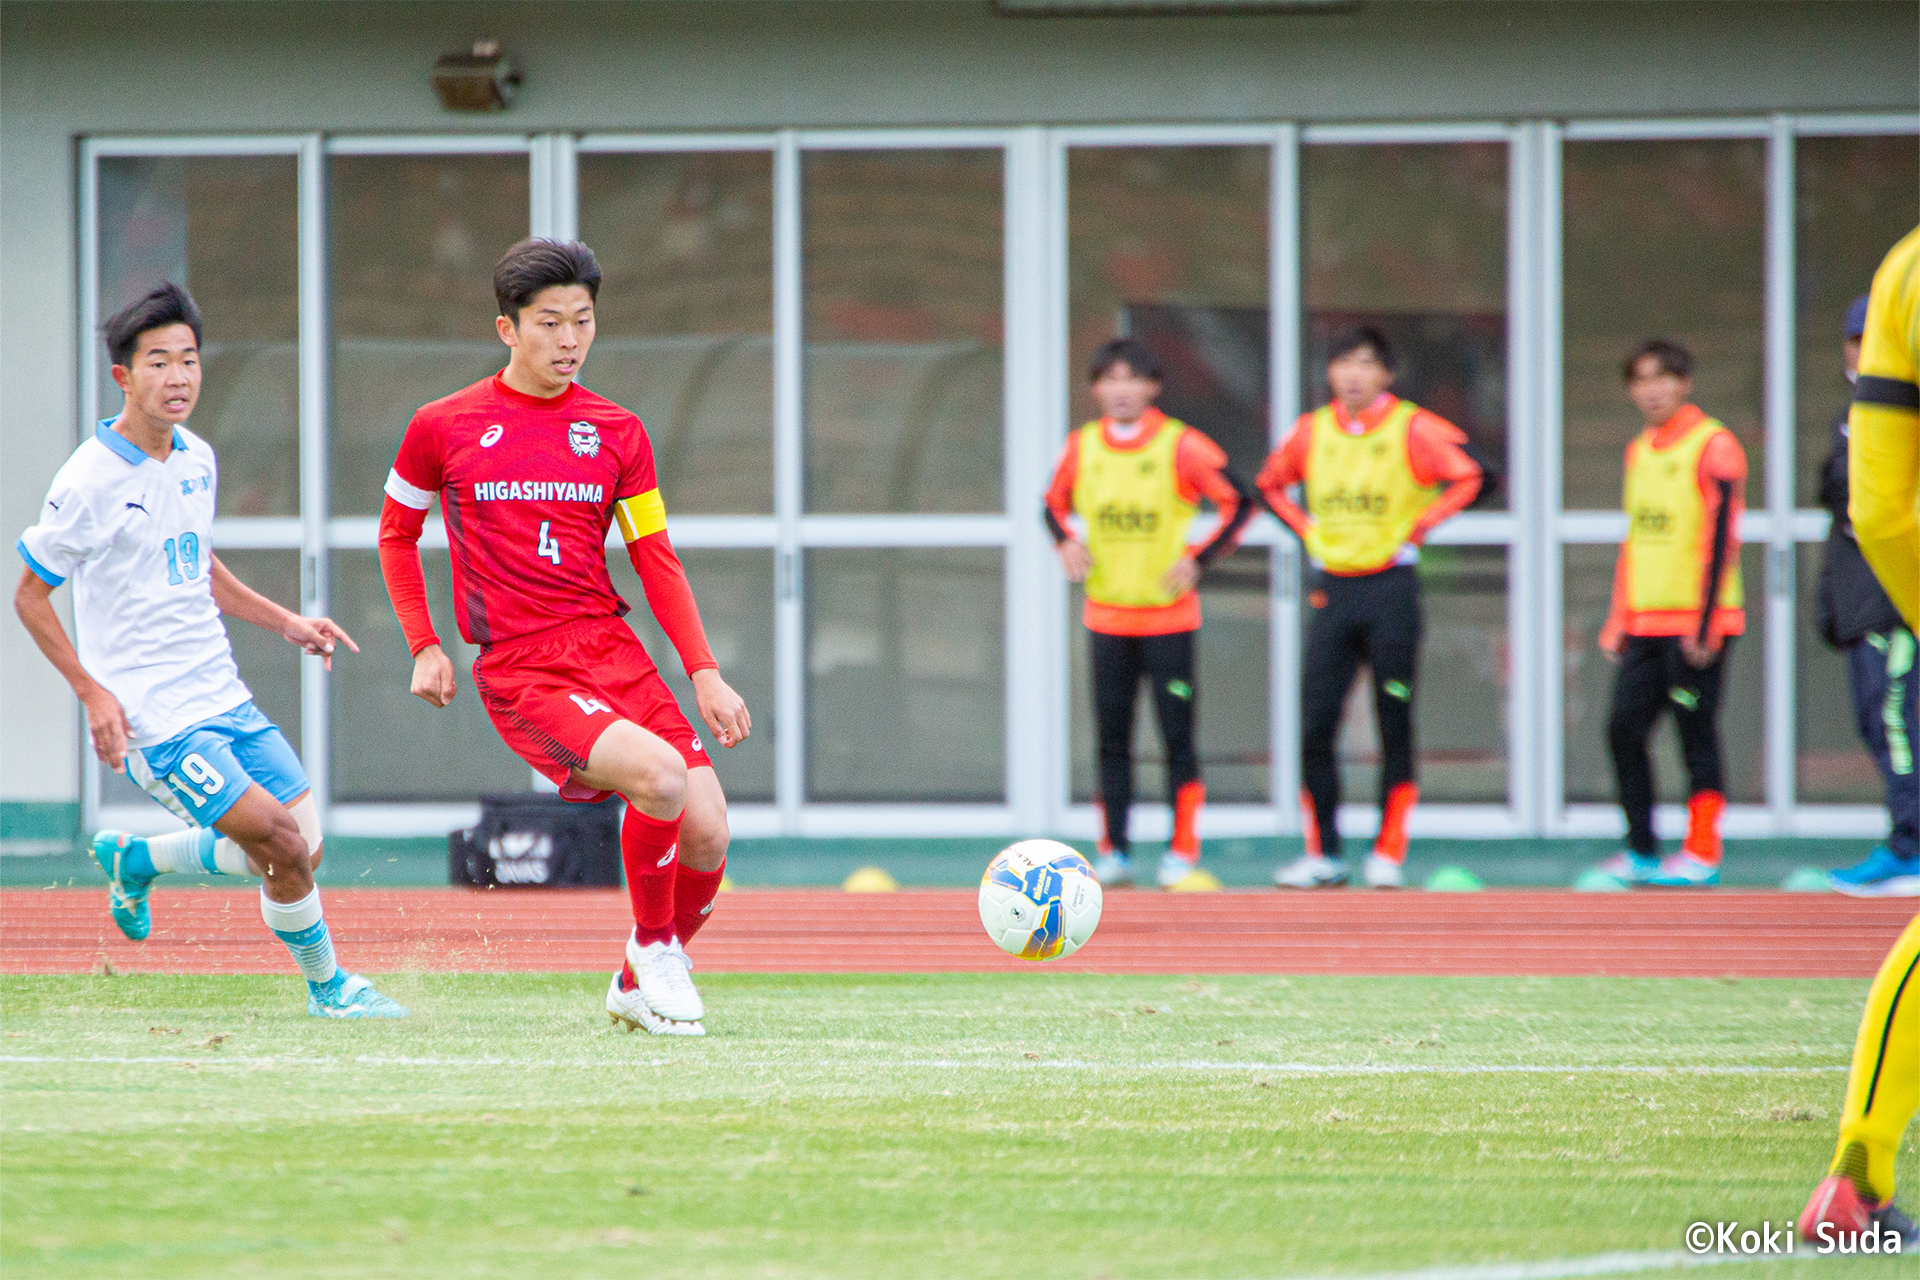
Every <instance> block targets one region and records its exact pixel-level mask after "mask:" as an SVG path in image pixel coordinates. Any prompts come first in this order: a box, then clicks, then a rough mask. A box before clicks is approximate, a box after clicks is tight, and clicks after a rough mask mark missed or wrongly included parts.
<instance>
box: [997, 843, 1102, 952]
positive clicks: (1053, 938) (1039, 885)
mask: <svg viewBox="0 0 1920 1280" xmlns="http://www.w3.org/2000/svg"><path fill="white" fill-rule="evenodd" d="M980 923H981V925H982V926H984V927H985V929H986V931H987V936H988V937H989V938H992V939H993V943H994V945H995V946H997V947H999V948H1000V949H1001V950H1002V951H1005V952H1006V953H1007V954H1009V955H1015V956H1019V957H1020V958H1021V959H1022V960H1052V959H1054V958H1055V957H1057V956H1070V955H1072V954H1073V953H1074V952H1076V951H1078V950H1079V949H1080V948H1081V947H1082V946H1084V945H1085V944H1086V941H1087V939H1089V938H1091V937H1092V936H1093V930H1094V927H1095V926H1096V925H1098V924H1099V923H1100V882H1099V881H1098V880H1095V879H1094V878H1093V867H1092V866H1091V865H1089V864H1088V862H1087V860H1086V859H1085V858H1084V857H1082V856H1081V855H1080V854H1079V853H1078V852H1077V851H1075V850H1074V849H1071V848H1069V847H1068V846H1066V845H1064V844H1061V843H1060V842H1059V841H1057V840H1022V841H1021V842H1020V843H1018V844H1015V845H1009V846H1008V847H1007V848H1005V849H1002V850H1001V851H1000V852H999V853H996V854H995V855H994V856H993V860H992V861H991V862H989V863H987V869H986V871H985V873H984V874H982V875H981V877H980Z"/></svg>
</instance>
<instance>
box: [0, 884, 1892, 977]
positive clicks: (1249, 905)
mask: <svg viewBox="0 0 1920 1280" xmlns="http://www.w3.org/2000/svg"><path fill="white" fill-rule="evenodd" d="M326 902H327V917H328V920H329V921H330V922H331V924H332V926H333V931H334V936H335V938H336V940H337V941H338V944H339V948H340V955H341V958H342V960H344V961H345V962H346V963H347V964H348V965H350V966H351V967H353V968H354V969H356V970H365V971H367V972H372V973H385V972H393V971H396V970H452V971H468V972H474V971H481V972H488V971H493V972H498V971H506V972H541V971H549V972H552V971H558V972H579V971H591V970H600V971H608V972H611V970H612V969H613V967H614V966H615V965H617V964H618V963H619V962H620V954H621V946H622V943H623V942H624V940H625V938H626V934H627V928H628V921H629V916H628V910H629V909H628V905H627V897H626V894H625V893H624V892H622V891H620V890H538V889H508V890H490V891H474V890H454V889H336V890H329V891H328V893H327V895H326ZM1914 905H1915V904H1914V903H1913V902H1912V901H1911V900H1899V899H1894V900H1885V901H1860V900H1856V899H1851V898H1843V897H1835V896H1827V895H1814V894H1779V893H1742V892H1733V891H1687V890H1682V891H1677V892H1667V893H1661V892H1638V893H1633V894H1575V893H1567V892H1542V891H1520V890H1511V891H1500V890H1496V891H1493V892H1488V893H1478V894H1427V893H1360V892H1325V893H1313V894H1281V893H1275V892H1271V891H1268V892H1258V891H1254V892H1228V893H1219V894H1178V895H1174V894H1157V893H1132V894H1126V893H1116V894H1112V895H1109V897H1108V899H1107V903H1106V911H1105V916H1104V918H1103V919H1102V921H1101V924H1100V930H1099V932H1098V933H1097V934H1096V935H1095V937H1094V939H1093V941H1092V942H1091V943H1089V944H1088V945H1087V946H1086V947H1085V948H1084V949H1082V950H1081V951H1080V953H1079V954H1077V955H1074V956H1071V957H1069V958H1067V959H1065V960H1058V961H1054V962H1053V963H1052V965H1051V966H1050V967H1052V968H1055V969H1062V970H1066V969H1072V970H1082V971H1088V972H1095V973H1290V974H1308V973H1353V974H1422V973H1430V974H1493V975H1502V974H1505V975H1533V974H1539V975H1554V974H1606V975H1614V976H1629V977H1722V976H1737V977H1750V978H1866V977H1871V976H1872V975H1873V973H1874V971H1875V970H1876V969H1878V968H1879V965H1880V961H1881V960H1882V958H1884V957H1885V955H1886V953H1887V950H1888V949H1889V948H1890V947H1891V946H1892V945H1893V940H1894V938H1895V937H1897V936H1898V935H1899V933H1900V930H1901V928H1902V927H1904V925H1905V924H1906V922H1907V921H1908V920H1909V919H1911V918H1912V916H1913V913H1914ZM153 909H154V927H153V934H152V936H151V937H149V938H148V939H147V940H146V941H145V942H129V941H127V940H126V939H125V938H122V937H121V936H120V934H119V931H118V930H116V929H115V928H114V927H113V924H112V923H111V922H110V921H109V920H108V919H107V912H106V893H105V890H104V889H92V890H79V889H38V890H7V891H0V973H87V972H90V971H93V970H95V969H96V968H98V967H99V966H100V965H101V962H102V961H106V962H109V963H111V964H112V965H113V967H114V968H115V969H116V970H118V971H120V972H123V973H291V972H292V971H293V967H292V961H291V960H289V958H288V957H287V953H286V952H285V950H284V949H282V947H281V946H280V944H279V943H278V942H277V941H275V940H274V939H273V937H272V936H271V935H270V934H269V933H268V932H267V931H266V928H265V926H264V925H262V924H261V921H260V909H259V902H258V899H257V896H256V894H255V892H254V891H253V890H251V889H244V890H223V889H176V890H157V891H155V893H154V894H153ZM690 950H691V951H692V953H693V956H694V958H695V960H696V961H697V962H698V964H699V966H700V968H701V970H702V971H704V972H709V973H725V972H761V973H992V972H1000V971H1008V970H1028V969H1031V968H1032V966H1031V965H1028V964H1026V963H1025V962H1023V961H1019V960H1015V959H1013V958H1012V957H1010V956H1007V955H1004V954H1002V953H1001V952H1000V951H998V950H997V949H995V948H994V947H993V946H992V945H991V944H990V943H988V941H987V940H986V937H985V936H984V935H983V934H982V933H981V930H980V923H979V918H978V916H977V915H976V914H975V908H974V895H973V892H972V891H971V890H951V889H934V890H907V891H904V892H901V893H895V894H889V895H877V894H873V895H870V894H846V893H841V892H839V891H837V890H832V889H755V890H744V891H739V892H734V893H729V894H727V895H726V896H724V897H722V898H721V899H720V901H719V903H718V906H717V908H716V910H715V911H714V914H713V919H712V923H711V924H709V925H708V926H707V928H706V929H704V930H703V931H702V932H701V934H700V936H699V937H698V938H697V939H696V940H695V942H694V943H693V945H692V947H691V948H690Z"/></svg>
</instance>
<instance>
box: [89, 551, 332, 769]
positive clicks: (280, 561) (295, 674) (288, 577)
mask: <svg viewBox="0 0 1920 1280" xmlns="http://www.w3.org/2000/svg"><path fill="white" fill-rule="evenodd" d="M219 556H220V562H221V563H222V564H224V565H226V566H227V568H229V569H231V570H233V573H234V576H235V577H237V578H239V579H240V581H242V582H244V583H246V584H247V585H248V586H250V587H252V588H253V589H254V590H255V591H258V592H259V593H260V594H261V595H263V596H265V597H267V599H269V600H272V601H273V602H274V603H275V604H278V605H281V606H283V607H285V608H288V609H292V610H295V611H296V612H297V611H298V610H299V608H300V553H299V552H297V551H233V550H222V551H220V552H219ZM225 622H226V627H227V639H228V641H229V642H230V643H231V644H232V645H233V660H234V664H235V665H236V666H238V667H239V668H240V678H241V679H242V680H244V681H246V684H247V688H248V689H250V690H251V691H252V692H253V702H254V705H255V706H257V707H259V708H260V713H261V714H262V715H264V716H266V718H267V719H269V720H271V721H273V722H274V723H275V724H277V725H279V726H280V731H281V732H282V733H284V734H285V735H286V736H287V741H288V742H290V743H292V744H293V749H294V751H296V752H298V751H299V750H300V732H301V729H300V723H301V722H300V651H299V650H298V649H296V648H294V647H293V646H292V645H290V644H288V643H287V642H286V641H285V640H284V639H282V638H281V637H280V636H278V635H276V634H275V633H273V632H271V631H265V630H262V629H261V628H259V627H256V626H254V625H253V624H252V623H250V622H241V621H240V620H239V619H237V618H227V619H225ZM341 625H342V626H347V624H346V623H344V622H343V623H341ZM347 631H348V634H350V635H352V636H353V638H354V639H355V640H356V641H359V640H360V639H361V636H360V633H359V632H357V631H355V630H354V629H353V628H352V627H351V626H347ZM355 660H356V655H354V654H352V653H347V654H345V655H344V661H347V662H352V661H355ZM335 669H336V670H338V668H335ZM96 767H99V766H96ZM100 802H101V803H102V804H134V805H140V804H152V803H153V800H152V798H151V797H149V796H148V795H147V793H146V792H144V791H142V790H141V789H140V788H139V787H137V786H135V785H134V784H133V783H132V782H131V781H129V780H128V779H127V778H126V777H125V776H124V775H119V774H114V773H111V772H109V771H108V770H107V769H105V768H101V769H100Z"/></svg>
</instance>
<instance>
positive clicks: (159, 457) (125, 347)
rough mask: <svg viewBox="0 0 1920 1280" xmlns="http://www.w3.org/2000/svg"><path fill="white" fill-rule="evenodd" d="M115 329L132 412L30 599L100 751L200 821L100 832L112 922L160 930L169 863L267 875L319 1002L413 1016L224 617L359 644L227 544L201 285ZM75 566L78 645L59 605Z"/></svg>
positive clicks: (59, 527)
mask: <svg viewBox="0 0 1920 1280" xmlns="http://www.w3.org/2000/svg"><path fill="white" fill-rule="evenodd" d="M104 328H105V334H106V339H107V346H108V350H109V351H110V353H111V354H112V357H113V365H114V368H113V376H114V381H115V382H116V383H118V384H119V386H120V388H121V389H122V390H123V391H124V392H125V393H126V407H125V408H124V409H123V410H122V412H121V413H120V414H119V415H118V416H116V417H113V418H109V419H107V420H105V421H103V422H101V423H100V424H98V426H97V427H96V428H95V430H94V434H93V436H92V438H91V439H89V440H87V441H85V442H84V443H82V444H81V446H80V447H79V448H78V449H76V450H74V453H73V456H72V457H70V458H68V459H67V461H66V463H65V465H63V466H62V467H61V468H60V470H59V471H58V472H57V473H56V474H55V475H54V478H53V485H52V487H51V488H50V489H49V490H48V493H47V501H46V505H45V506H44V507H42V508H41V511H40V522H39V523H38V524H36V525H34V526H33V527H32V528H31V529H28V530H27V531H26V532H25V533H23V534H22V535H20V540H19V542H18V543H17V546H18V549H19V552H20V555H21V558H22V559H24V560H25V561H26V570H25V572H23V573H22V574H21V577H20V585H19V587H18V589H17V590H16V591H15V593H14V607H15V609H16V610H17V611H18V612H19V614H20V620H21V622H22V623H23V624H24V625H25V626H26V628H27V630H28V632H29V633H30V634H31V635H32V636H33V638H34V641H35V643H37V644H38V645H39V646H40V650H41V652H43V653H45V654H46V655H47V658H48V660H49V661H51V662H52V663H53V665H54V666H55V667H56V668H58V669H59V671H60V673H61V674H62V675H63V676H65V677H66V678H67V682H68V683H69V684H70V685H72V686H73V690H74V693H75V694H76V695H77V696H78V697H79V699H80V701H81V703H82V704H83V705H84V706H85V707H86V709H87V722H88V728H89V730H90V732H91V734H92V737H93V745H94V751H95V753H96V754H97V755H98V756H99V757H100V759H101V761H102V762H103V763H105V764H107V765H108V766H109V767H111V768H112V769H113V770H114V771H115V772H120V771H122V770H124V771H125V772H127V773H129V774H131V775H132V777H133V780H134V781H135V782H138V783H139V784H140V786H141V787H142V788H143V789H144V790H145V791H146V792H147V793H148V794H149V795H151V796H152V797H153V798H154V799H156V800H158V801H159V802H160V803H161V804H163V805H165V806H166V807H167V808H168V809H169V810H171V811H172V812H173V813H174V814H175V815H177V816H178V817H180V818H181V819H182V820H184V821H185V822H187V823H188V824H189V825H188V828H187V830H185V831H181V832H177V833H175V834H173V835H167V836H159V837H155V838H152V839H141V838H139V837H136V836H132V835H129V834H127V833H125V832H118V831H103V832H101V833H99V834H98V835H96V836H95V837H94V841H93V852H94V856H95V858H97V859H98V860H99V862H100V867H101V870H103V871H104V872H106V874H107V880H108V890H107V901H108V908H109V910H110V911H111V913H112V916H113V920H114V923H115V924H117V925H118V926H119V927H120V930H121V932H123V933H125V934H126V935H127V936H128V937H129V938H132V939H134V940H135V941H138V940H140V939H142V938H145V937H146V936H147V933H148V931H149V930H150V929H151V928H152V913H151V910H150V908H149V906H148V902H147V890H148V887H149V886H150V885H151V883H152V881H153V878H154V877H155V876H156V875H159V874H162V873H164V872H169V871H187V872H207V873H211V874H217V875H235V876H244V875H251V874H261V875H263V876H264V878H265V883H263V884H262V886H261V890H260V913H261V916H262V918H264V919H265V921H266V923H267V927H268V928H270V929H272V930H273V932H274V933H275V935H277V936H278V937H279V938H280V940H281V941H282V942H284V943H285V944H286V946H287V950H288V951H290V952H291V953H292V954H293V958H294V962H295V963H296V964H297V965H298V966H299V968H300V972H301V974H302V975H303V976H304V977H305V978H306V979H307V991H308V995H307V1011H308V1012H309V1013H311V1014H313V1015H315V1016H316V1017H335V1018H343V1017H344V1018H364V1017H386V1018H395V1017H402V1016H404V1015H405V1014H406V1010H405V1009H403V1008H401V1007H400V1006H399V1005H397V1004H395V1003H394V1002H393V1001H392V1000H389V999H388V998H387V997H385V996H383V995H381V994H380V993H379V992H377V991H375V990H374V989H373V985H372V984H371V983H369V982H368V981H367V980H366V979H365V978H362V977H358V976H356V975H353V974H350V973H348V972H347V971H346V970H344V969H342V968H340V966H339V965H338V964H337V963H336V962H335V960H334V954H333V939H332V935H331V934H330V933H329V932H328V929H327V923H326V919H325V917H324V915H323V914H322V912H321V909H320V891H319V890H318V889H316V888H315V887H314V884H313V867H314V866H316V865H317V864H318V862H319V854H320V843H321V837H320V824H319V819H318V811H317V809H316V806H315V805H314V802H313V797H312V795H311V787H310V785H309V784H308V782H307V775H306V771H305V770H304V769H302V768H301V765H300V759H299V757H298V756H296V755H295V754H294V752H293V748H292V746H290V745H289V744H288V742H287V740H286V738H285V737H284V736H283V735H282V734H281V732H280V730H279V729H277V728H276V727H274V725H273V723H272V722H271V721H269V720H268V719H267V718H266V717H265V716H264V715H262V714H260V711H259V709H258V708H256V707H255V706H254V705H253V695H252V694H251V693H250V692H249V691H248V689H247V686H246V684H245V683H244V682H242V681H241V679H240V671H239V668H238V667H236V666H235V665H234V661H233V649H232V646H231V645H230V644H229V642H228V640H227V631H226V627H225V625H224V624H223V623H222V622H221V620H220V619H221V614H222V613H228V614H232V615H233V616H235V617H238V618H241V619H243V620H245V621H248V622H252V623H254V624H256V625H258V626H262V627H265V628H266V629H268V630H270V631H273V632H275V633H276V634H279V635H282V636H285V637H286V638H287V639H288V640H289V641H291V642H292V643H294V644H297V645H299V646H300V647H301V648H302V649H303V650H304V651H306V652H307V653H311V654H321V655H328V662H329V665H331V661H332V659H331V656H330V655H331V654H332V653H333V651H334V647H335V644H336V642H337V643H340V644H345V645H347V646H348V647H349V648H356V646H354V644H353V640H352V638H351V637H349V636H348V635H347V633H346V632H344V631H342V630H341V629H340V628H339V627H337V626H335V625H334V623H333V622H332V621H331V620H330V619H327V618H303V617H300V616H299V615H298V614H295V613H292V612H290V611H288V610H286V609H283V608H281V607H280V606H279V605H277V604H274V603H273V602H272V601H270V600H268V599H266V598H265V597H264V596H261V595H259V594H258V593H257V592H254V591H252V590H250V589H249V588H248V587H246V586H245V585H244V584H242V583H241V582H240V580H239V579H237V578H235V577H234V576H233V574H232V573H230V572H229V571H228V570H227V568H226V566H225V565H223V564H221V563H220V561H219V560H218V559H217V558H216V557H215V556H214V554H213V516H214V509H215V505H216V503H215V499H216V497H217V495H218V492H219V466H218V464H217V462H216V461H215V458H214V454H213V449H212V448H211V447H210V446H209V445H208V444H207V442H206V441H204V440H202V439H201V438H200V437H199V436H196V435H194V434H193V433H192V432H191V431H189V430H187V428H186V427H185V425H184V423H185V422H186V420H187V417H188V415H189V414H191V413H192V411H193V406H194V403H195V401H196V400H197V399H198V398H199V393H200V362H199V348H200V334H201V324H200V312H199V309H198V308H197V307H195V305H194V303H193V299H192V298H191V297H189V296H188V295H187V292H186V291H185V290H184V289H181V288H179V287H178V286H176V285H171V284H168V285H163V286H161V287H160V288H158V289H155V290H154V291H153V292H151V293H149V294H148V295H147V296H146V297H144V298H142V299H140V300H139V301H138V302H135V303H134V304H132V305H131V306H129V307H128V308H127V309H126V310H124V311H122V312H120V313H119V314H118V315H116V316H114V317H113V318H112V319H111V320H109V321H108V322H107V323H106V325H105V326H104ZM69 580H71V581H72V583H73V605H74V630H75V631H76V632H77V634H78V638H79V647H78V649H77V650H76V649H75V647H74V645H73V644H72V643H71V642H69V641H68V639H67V634H66V631H65V629H64V628H63V627H62V626H61V624H60V619H59V616H58V615H57V614H55V613H54V611H53V605H52V603H51V600H50V596H51V594H52V592H53V590H54V588H56V587H58V586H60V585H61V584H62V583H64V582H67V581H69ZM356 651H357V648H356ZM223 837H224V838H223ZM254 868H258V871H257V872H256V871H255V870H254Z"/></svg>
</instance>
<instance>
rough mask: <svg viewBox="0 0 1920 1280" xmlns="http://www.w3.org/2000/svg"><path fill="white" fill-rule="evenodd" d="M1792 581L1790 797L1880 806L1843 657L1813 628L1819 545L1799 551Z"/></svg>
mask: <svg viewBox="0 0 1920 1280" xmlns="http://www.w3.org/2000/svg"><path fill="white" fill-rule="evenodd" d="M1795 551H1796V552H1797V556H1798V561H1797V564H1796V566H1795V574H1794V582H1795V584H1796V585H1797V586H1798V588H1799V596H1800V601H1799V607H1798V608H1797V609H1795V610H1794V636H1795V640H1794V650H1793V662H1794V667H1795V671H1794V681H1793V698H1794V706H1795V712H1794V719H1793V723H1794V737H1795V739H1796V740H1797V741H1796V742H1795V744H1794V778H1795V782H1794V792H1795V794H1796V795H1797V796H1798V798H1799V799H1800V801H1801V802H1802V803H1805V804H1822V803H1825V804H1881V803H1883V802H1884V801H1885V800H1886V791H1885V790H1884V788H1883V787H1882V786H1881V783H1880V771H1879V769H1878V768H1877V767H1876V766H1875V765H1874V763H1873V757H1872V756H1870V755H1868V754H1867V748H1866V746H1865V744H1864V743H1862V742H1861V741H1860V731H1859V730H1858V729H1857V728H1855V726H1854V713H1853V691H1852V689H1851V687H1850V686H1849V684H1848V682H1847V655H1846V654H1845V653H1844V652H1842V651H1840V650H1837V649H1830V648H1828V647H1827V643H1826V641H1824V640H1822V639H1821V638H1820V633H1819V631H1817V630H1816V629H1815V625H1814V619H1815V617H1816V616H1817V615H1816V612H1815V605H1816V602H1817V600H1818V596H1819V581H1820V561H1821V557H1822V554H1823V548H1822V544H1820V543H1818V542H1803V543H1801V544H1800V545H1799V546H1798V547H1797V548H1795Z"/></svg>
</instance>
